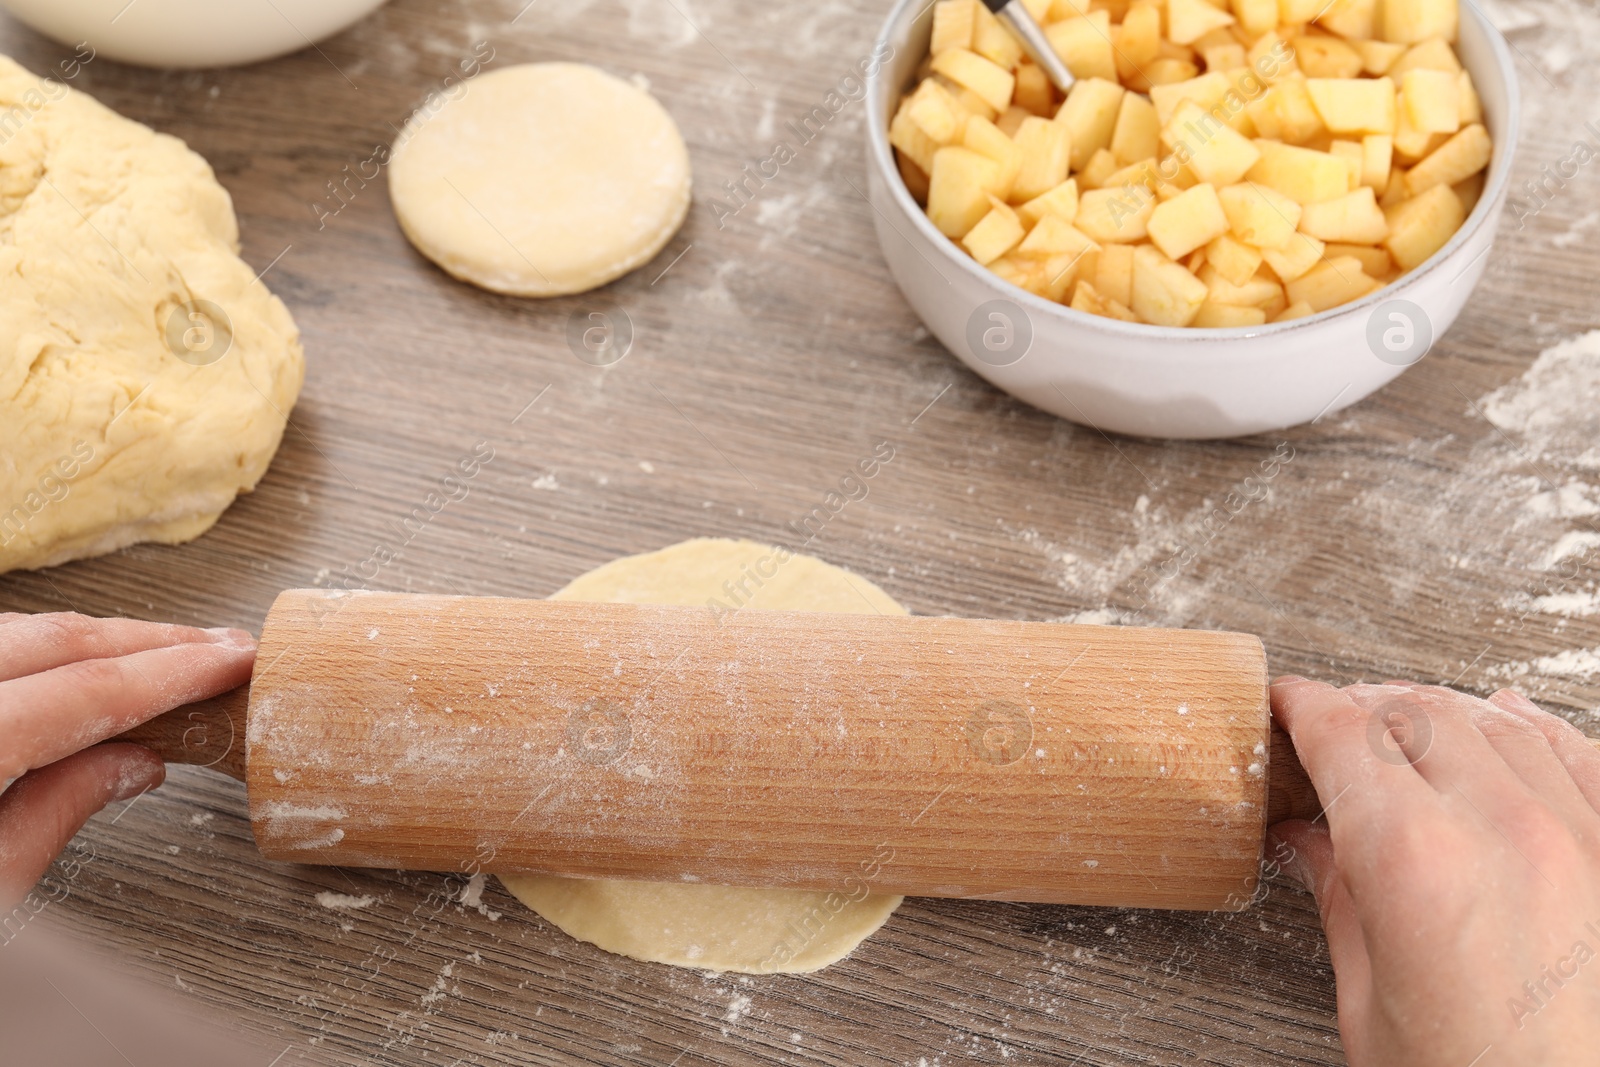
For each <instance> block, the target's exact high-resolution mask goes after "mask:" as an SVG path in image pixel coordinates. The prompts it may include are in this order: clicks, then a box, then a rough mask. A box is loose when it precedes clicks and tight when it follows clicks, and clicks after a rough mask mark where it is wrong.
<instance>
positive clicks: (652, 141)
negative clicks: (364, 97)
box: [389, 63, 689, 296]
mask: <svg viewBox="0 0 1600 1067" xmlns="http://www.w3.org/2000/svg"><path fill="white" fill-rule="evenodd" d="M389 194H390V198H391V199H392V201H393V202H394V213H395V217H396V218H397V219H399V221H400V228H401V229H403V230H404V231H405V234H406V237H408V238H409V239H410V240H411V243H412V244H414V245H416V246H417V249H418V251H420V252H421V253H422V254H423V255H425V256H427V257H428V258H429V259H431V260H433V261H434V262H435V263H437V264H439V266H441V267H443V268H444V269H445V270H447V271H449V272H450V273H451V274H453V275H455V276H456V277H457V278H460V279H462V280H463V281H468V282H471V283H472V284H474V285H479V286H482V287H483V288H485V289H492V290H494V291H495V292H500V293H510V294H512V295H514V296H557V295H560V294H563V293H581V292H583V291H585V290H588V289H593V288H595V287H596V286H601V285H604V284H606V283H607V282H609V281H611V280H612V279H614V278H617V277H620V276H621V275H623V274H626V273H627V272H628V271H630V270H633V269H634V268H636V267H639V266H641V265H642V264H644V263H647V262H649V261H650V259H651V258H652V257H654V256H655V254H656V253H657V252H659V251H661V249H662V247H663V246H664V245H666V243H667V242H668V241H669V240H671V239H672V235H673V234H674V233H677V232H678V227H679V226H681V225H682V224H683V220H684V216H685V215H686V214H687V213H688V211H689V151H688V149H687V148H686V147H685V146H684V143H683V137H682V135H680V134H679V132H678V127H677V124H676V123H674V122H673V121H672V116H671V115H669V114H667V112H666V110H665V109H664V108H663V107H662V106H661V105H660V104H658V103H657V102H656V100H655V98H654V97H652V96H651V95H650V94H649V93H647V92H645V91H644V90H643V89H639V88H636V87H635V86H633V85H630V84H628V83H627V82H625V81H622V80H620V79H618V78H614V77H612V76H611V75H609V74H606V73H605V72H603V71H600V70H596V69H595V68H594V67H589V66H584V65H582V64H578V63H528V64H524V65H522V66H516V67H506V68H504V69H502V70H497V71H493V72H491V73H488V74H481V75H479V76H478V77H477V78H474V79H473V80H471V81H469V82H466V83H465V91H464V92H463V93H462V94H461V95H459V96H457V97H455V98H453V99H450V100H447V101H446V102H445V103H444V104H443V106H441V107H439V108H438V109H437V110H436V111H434V112H433V113H431V114H428V113H426V112H423V111H419V112H417V114H416V115H414V116H412V119H411V121H410V122H409V123H407V124H406V128H405V130H404V131H403V133H402V134H401V137H400V142H399V144H398V146H397V147H396V148H395V150H394V154H393V157H392V160H391V162H390V164H389Z"/></svg>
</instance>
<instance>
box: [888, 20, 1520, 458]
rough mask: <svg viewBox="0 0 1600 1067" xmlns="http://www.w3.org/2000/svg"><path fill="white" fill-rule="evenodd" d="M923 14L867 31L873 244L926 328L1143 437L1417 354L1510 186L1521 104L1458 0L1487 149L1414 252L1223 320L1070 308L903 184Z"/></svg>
mask: <svg viewBox="0 0 1600 1067" xmlns="http://www.w3.org/2000/svg"><path fill="white" fill-rule="evenodd" d="M932 21H933V15H932V5H931V4H929V3H928V2H927V0H899V2H898V3H897V4H896V5H895V8H894V10H893V11H892V12H891V13H890V15H889V19H888V21H887V22H886V23H885V25H884V29H883V33H882V35H881V36H880V39H879V47H880V49H882V48H884V47H886V46H887V47H892V48H893V50H894V51H893V58H892V59H891V60H889V62H887V63H885V64H884V65H883V66H882V68H881V69H880V70H879V72H878V73H877V74H876V75H875V76H874V77H873V78H872V79H871V83H870V86H869V90H868V97H867V100H868V104H869V108H870V110H869V116H868V122H867V130H868V133H867V182H868V190H869V192H868V196H869V198H870V199H871V202H872V206H873V208H874V211H873V215H874V222H875V225H876V226H877V230H878V243H879V244H880V245H881V246H882V248H883V255H884V258H885V259H886V260H888V263H889V271H890V273H891V274H892V275H893V276H894V279H895V281H896V283H898V284H899V286H900V289H901V291H902V292H903V293H904V294H905V296H906V299H907V300H908V301H910V303H911V306H912V308H913V309H915V310H916V312H917V314H918V315H920V316H921V317H922V321H923V322H925V323H926V324H927V326H928V329H930V330H932V331H933V334H934V336H936V337H938V338H939V340H940V341H942V342H944V345H945V347H946V348H948V349H950V351H952V352H954V353H955V354H956V356H957V357H959V358H960V359H961V361H962V362H964V363H966V364H967V365H968V366H969V367H971V368H972V369H973V370H974V371H976V372H977V373H978V374H980V375H982V376H983V377H984V378H987V379H988V380H989V381H990V382H992V383H994V384H995V385H997V386H999V387H1000V388H1001V389H1004V390H1005V391H1006V392H1008V393H1011V394H1012V395H1013V396H1016V397H1018V398H1020V399H1022V400H1025V401H1027V402H1028V403H1030V404H1032V405H1034V406H1035V407H1040V408H1043V409H1044V410H1046V411H1048V412H1051V413H1052V414H1055V415H1059V416H1061V417H1062V418H1064V419H1070V420H1072V421H1073V422H1078V423H1082V424H1084V425H1088V426H1092V427H1095V428H1096V429H1100V430H1106V431H1111V432H1115V433H1123V434H1132V435H1136V436H1142V437H1176V438H1216V437H1235V436H1240V435H1243V434H1252V433H1260V432H1263V431H1266V430H1274V429H1280V428H1282V427H1285V426H1295V425H1299V424H1301V423H1305V422H1311V421H1313V420H1315V419H1317V418H1319V417H1321V416H1322V415H1326V414H1328V413H1330V412H1334V411H1337V410H1339V409H1340V408H1343V407H1347V406H1348V405H1350V404H1353V403H1355V402H1356V401H1357V400H1360V399H1361V398H1362V397H1364V396H1366V395H1367V394H1369V393H1371V392H1373V391H1374V390H1376V389H1379V388H1381V387H1382V386H1384V385H1386V384H1388V383H1389V382H1390V381H1392V380H1393V379H1394V378H1395V377H1396V376H1398V375H1399V374H1400V373H1401V372H1403V371H1404V370H1405V369H1406V368H1407V367H1409V366H1411V365H1413V364H1414V363H1416V361H1417V360H1418V359H1420V358H1421V357H1422V356H1423V355H1425V354H1426V351H1427V348H1428V345H1429V344H1430V343H1431V341H1432V340H1433V339H1436V338H1438V337H1439V336H1440V335H1442V334H1443V333H1444V331H1445V330H1446V329H1447V328H1449V326H1450V324H1451V323H1452V322H1454V321H1455V318H1456V315H1457V314H1459V313H1460V311H1461V308H1462V307H1463V305H1465V304H1466V302H1467V297H1468V295H1469V294H1470V293H1471V291H1472V288H1473V286H1474V285H1476V284H1477V281H1478V278H1479V277H1480V276H1481V275H1482V274H1483V269H1484V265H1485V263H1486V261H1487V258H1488V253H1489V248H1490V245H1491V244H1492V243H1493V241H1494V235H1495V230H1496V229H1497V228H1498V226H1499V220H1500V213H1501V208H1502V207H1503V206H1504V204H1505V201H1506V196H1507V194H1508V192H1509V190H1510V181H1509V176H1510V173H1511V160H1512V155H1513V154H1514V151H1515V148H1516V140H1517V115H1518V110H1519V103H1518V91H1517V81H1516V73H1515V71H1514V69H1513V67H1512V62H1511V54H1510V51H1509V50H1508V49H1507V47H1506V43H1505V40H1504V39H1503V38H1502V37H1501V36H1500V34H1499V33H1498V32H1496V31H1495V30H1494V28H1493V27H1492V26H1490V25H1489V22H1488V20H1487V19H1485V18H1484V16H1483V15H1482V13H1480V11H1479V10H1478V7H1477V5H1476V4H1472V3H1466V2H1464V3H1462V5H1461V31H1460V40H1459V41H1458V42H1457V45H1456V48H1457V50H1458V52H1459V53H1460V55H1461V60H1462V62H1463V63H1464V64H1465V65H1466V67H1467V69H1468V70H1470V71H1471V72H1472V78H1473V81H1474V82H1475V83H1476V85H1477V87H1478V92H1479V95H1480V96H1481V97H1482V100H1483V111H1484V123H1485V125H1486V126H1487V127H1488V129H1489V134H1490V136H1491V137H1492V138H1493V140H1494V158H1493V160H1492V161H1491V162H1490V164H1489V173H1488V178H1487V181H1486V183H1485V185H1484V190H1483V195H1482V197H1480V199H1479V201H1478V204H1477V206H1476V207H1475V208H1474V209H1473V211H1472V213H1471V214H1470V215H1469V216H1468V217H1467V221H1466V222H1465V223H1464V224H1463V225H1462V227H1461V229H1460V230H1459V231H1458V232H1457V233H1456V235H1455V236H1454V237H1452V238H1451V239H1450V242H1449V243H1448V244H1446V245H1445V246H1444V248H1442V249H1440V250H1439V251H1438V252H1437V253H1435V254H1434V256H1433V257H1432V258H1431V259H1429V260H1428V261H1427V262H1426V263H1423V264H1422V265H1421V266H1420V267H1418V268H1417V269H1415V270H1413V271H1411V272H1409V273H1407V274H1405V275H1404V276H1402V277H1401V278H1399V279H1397V280H1396V281H1395V282H1394V283H1393V284H1391V285H1387V286H1385V287H1383V288H1382V289H1379V290H1378V291H1376V292H1374V293H1372V294H1371V295H1369V296H1367V297H1365V298H1363V299H1361V300H1358V301H1355V302H1353V303H1350V304H1346V305H1344V306H1342V307H1337V308H1333V309H1331V310H1328V311H1324V312H1322V313H1321V314H1318V315H1312V316H1308V317H1306V318H1303V319H1296V320H1292V321H1290V322H1285V323H1281V324H1268V325H1265V326H1253V327H1242V328H1237V329H1226V330H1209V329H1208V330H1200V329H1174V328H1171V327H1163V326H1145V325H1142V324H1138V323H1125V322H1119V321H1116V320H1113V319H1106V318H1101V317H1099V316H1097V315H1089V314H1086V313H1083V312H1078V311H1073V310H1072V309H1070V308H1068V307H1065V306H1063V305H1061V304H1056V303H1052V302H1051V301H1048V300H1045V299H1043V298H1042V297H1038V296H1034V295H1033V294H1032V293H1029V292H1026V291H1024V290H1022V289H1020V288H1017V287H1016V286H1013V285H1011V284H1010V283H1008V282H1004V281H1001V280H1000V278H998V277H997V276H995V275H994V274H991V273H990V272H989V271H988V270H986V269H985V268H983V267H981V266H979V265H978V264H977V262H976V261H974V260H973V259H972V258H971V257H970V256H968V255H967V253H966V252H965V250H963V249H961V248H960V247H958V246H957V245H956V244H954V243H953V242H952V241H950V240H949V239H948V238H946V237H945V236H944V235H943V234H941V233H940V232H939V231H938V230H937V229H935V228H934V226H933V224H932V223H931V222H929V221H928V217H927V215H925V214H924V213H923V211H922V209H921V208H920V207H919V206H918V205H917V202H916V201H915V200H913V199H912V197H911V194H910V193H909V192H907V191H906V187H905V183H904V182H903V181H902V180H901V178H900V173H899V171H898V169H897V168H896V166H895V161H894V152H893V149H892V148H890V146H889V136H888V128H889V120H890V118H891V117H892V115H893V112H894V108H895V107H896V106H897V105H898V103H899V99H900V94H901V93H902V92H903V91H904V90H905V89H906V88H907V86H908V84H909V82H910V81H911V79H912V77H913V76H914V73H915V71H916V68H917V65H918V64H919V63H921V61H922V58H923V56H925V55H926V54H927V50H928V37H929V33H930V30H931V26H932ZM1030 338H1031V339H1030ZM986 342H987V343H986Z"/></svg>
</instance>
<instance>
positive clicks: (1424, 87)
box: [1373, 70, 1461, 133]
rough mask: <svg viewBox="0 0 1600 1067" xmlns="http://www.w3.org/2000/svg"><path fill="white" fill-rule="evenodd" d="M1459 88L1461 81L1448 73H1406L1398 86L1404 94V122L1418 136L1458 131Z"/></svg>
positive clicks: (1415, 71)
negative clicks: (1420, 134) (1418, 134)
mask: <svg viewBox="0 0 1600 1067" xmlns="http://www.w3.org/2000/svg"><path fill="white" fill-rule="evenodd" d="M1460 86H1461V83H1460V80H1459V79H1458V78H1457V76H1456V75H1455V74H1452V73H1450V72H1449V71H1443V70H1408V71H1406V73H1405V77H1403V78H1402V79H1401V80H1400V87H1401V91H1402V92H1403V93H1404V94H1405V97H1404V98H1405V102H1406V120H1407V122H1408V123H1409V124H1410V126H1411V128H1412V129H1413V130H1416V131H1417V132H1418V133H1455V132H1456V130H1458V129H1460V128H1461V94H1460ZM1373 132H1375V133H1381V132H1382V131H1381V130H1375V131H1373Z"/></svg>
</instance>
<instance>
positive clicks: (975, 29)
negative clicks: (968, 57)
mask: <svg viewBox="0 0 1600 1067" xmlns="http://www.w3.org/2000/svg"><path fill="white" fill-rule="evenodd" d="M971 47H972V50H973V51H974V52H976V53H978V54H979V55H980V56H982V57H983V58H984V59H987V60H988V61H989V62H991V63H993V64H994V65H995V66H997V67H999V68H1000V69H1001V70H1015V69H1016V66H1017V64H1018V63H1020V62H1022V55H1023V52H1022V44H1021V42H1019V41H1018V40H1017V39H1016V38H1015V37H1013V36H1012V35H1011V31H1010V30H1008V29H1006V28H1005V26H1004V25H1002V24H1001V22H1000V20H999V19H998V18H996V17H995V16H994V13H993V12H991V11H990V10H989V9H988V8H987V7H985V6H984V5H982V4H979V5H978V14H977V21H976V22H974V23H973V26H972V46H971Z"/></svg>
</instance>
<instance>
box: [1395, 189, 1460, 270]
mask: <svg viewBox="0 0 1600 1067" xmlns="http://www.w3.org/2000/svg"><path fill="white" fill-rule="evenodd" d="M1385 214H1386V215H1387V216H1388V219H1389V239H1388V240H1386V241H1385V242H1384V247H1385V248H1387V249H1388V250H1389V254H1390V255H1391V256H1393V257H1394V261H1395V263H1396V264H1398V265H1399V267H1400V269H1401V270H1412V269H1414V268H1416V267H1419V266H1421V265H1422V263H1423V261H1425V260H1426V259H1427V258H1428V257H1429V256H1431V255H1433V254H1434V253H1435V252H1437V251H1439V249H1441V248H1443V247H1444V246H1445V244H1446V243H1448V242H1449V240H1450V238H1451V237H1453V236H1454V235H1455V232H1456V231H1457V230H1459V229H1460V228H1461V224H1462V223H1463V222H1465V221H1466V218H1467V212H1466V208H1465V207H1464V206H1463V205H1462V203H1461V198H1460V197H1459V196H1457V195H1456V193H1455V190H1454V189H1452V188H1450V186H1448V185H1435V186H1434V187H1433V188H1431V189H1429V190H1428V191H1427V192H1424V193H1420V194H1418V195H1417V196H1414V197H1412V198H1411V199H1410V200H1406V201H1402V202H1401V203H1399V204H1396V205H1395V206H1394V207H1392V208H1389V209H1388V210H1387V211H1386V212H1385Z"/></svg>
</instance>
